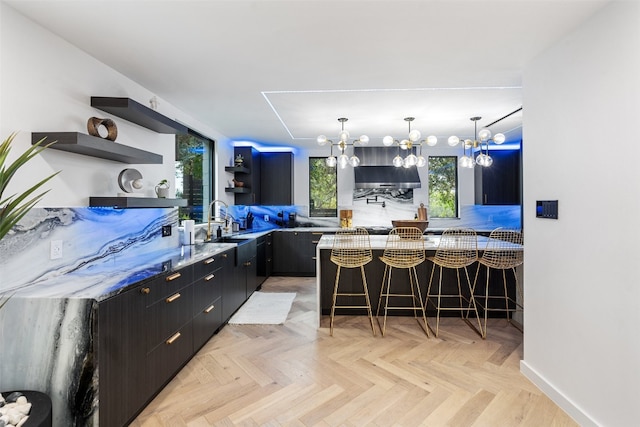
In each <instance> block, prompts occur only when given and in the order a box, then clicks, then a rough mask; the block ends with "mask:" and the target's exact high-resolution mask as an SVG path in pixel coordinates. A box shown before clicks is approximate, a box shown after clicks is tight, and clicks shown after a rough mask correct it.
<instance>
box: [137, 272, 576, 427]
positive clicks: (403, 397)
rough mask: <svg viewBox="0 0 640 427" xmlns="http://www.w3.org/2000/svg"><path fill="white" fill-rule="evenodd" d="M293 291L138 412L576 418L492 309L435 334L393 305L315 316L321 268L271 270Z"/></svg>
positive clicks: (520, 420) (427, 420) (256, 419)
mask: <svg viewBox="0 0 640 427" xmlns="http://www.w3.org/2000/svg"><path fill="white" fill-rule="evenodd" d="M263 290H264V291H271V292H278V291H279V292H296V293H297V296H296V299H295V300H294V302H293V306H292V309H291V312H290V313H289V317H288V318H287V321H286V322H285V324H284V325H227V326H225V327H224V328H223V329H222V330H221V331H220V332H219V333H218V334H217V335H215V336H214V337H213V338H212V339H211V340H210V341H209V342H208V343H207V344H206V345H205V346H204V347H203V348H202V349H201V350H200V351H199V352H198V353H197V354H196V355H195V356H194V358H193V359H192V360H191V361H190V362H189V363H188V364H187V365H186V366H185V367H184V368H183V369H182V371H180V372H179V373H178V374H177V376H176V377H175V378H174V379H173V380H172V381H171V382H170V383H169V384H168V385H167V386H166V387H165V388H164V390H162V391H161V392H160V394H159V395H158V396H157V397H156V398H155V399H154V400H153V401H152V402H151V403H150V404H149V405H148V406H147V407H146V408H145V409H144V411H143V412H142V413H141V414H140V415H139V416H138V417H137V418H136V419H135V420H134V422H133V423H132V426H134V427H140V426H144V427H150V426H171V427H176V426H178V427H179V426H189V427H201V426H321V427H324V426H492V427H494V426H500V427H502V426H536V427H538V426H576V425H577V424H576V423H575V422H574V421H573V420H572V419H571V418H570V417H569V416H568V415H567V414H566V413H564V412H563V411H562V410H561V409H560V408H559V407H558V406H556V405H555V404H554V403H553V402H552V401H551V400H550V399H549V398H547V397H546V396H545V395H543V394H542V392H541V391H540V390H538V388H536V387H535V386H534V385H533V384H532V383H531V382H529V380H527V379H526V378H525V377H524V376H523V375H522V374H520V372H519V362H520V359H521V358H522V334H521V333H520V332H519V331H518V330H516V329H515V328H513V327H512V326H509V325H508V324H507V323H506V321H505V320H501V319H495V320H493V321H491V320H490V324H489V329H488V337H487V339H486V340H482V339H480V338H479V337H478V335H476V333H475V332H474V331H472V330H471V328H470V327H469V326H468V325H467V324H465V323H464V322H463V321H462V320H460V319H459V318H445V319H442V320H441V329H440V337H439V338H433V337H431V338H427V337H426V335H425V334H424V332H423V330H422V329H421V328H420V326H419V325H418V324H417V322H416V321H415V320H414V319H413V318H412V317H409V318H405V317H391V318H390V319H389V320H388V321H387V333H386V334H385V337H384V338H383V337H382V336H381V334H380V331H379V330H378V331H377V335H376V336H375V337H374V336H372V333H371V328H370V326H369V323H368V319H367V318H366V317H364V316H363V317H355V316H338V317H336V322H335V330H334V336H333V337H331V336H330V335H329V327H328V326H329V324H328V317H327V318H323V319H322V321H321V328H320V329H319V330H318V329H316V328H315V327H314V319H315V317H316V311H315V310H316V302H315V301H316V291H315V278H301V277H271V278H269V279H268V280H267V281H266V282H265V283H264V284H263Z"/></svg>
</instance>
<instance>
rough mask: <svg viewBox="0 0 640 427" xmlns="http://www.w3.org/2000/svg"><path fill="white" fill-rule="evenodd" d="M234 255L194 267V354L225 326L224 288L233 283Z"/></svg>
mask: <svg viewBox="0 0 640 427" xmlns="http://www.w3.org/2000/svg"><path fill="white" fill-rule="evenodd" d="M230 252H232V251H226V252H223V253H221V254H218V255H215V256H211V257H207V258H206V259H204V260H202V261H200V262H198V263H196V264H194V266H193V271H194V278H195V281H194V282H193V288H194V291H193V351H194V352H196V351H198V350H199V349H200V347H202V346H203V345H204V344H205V343H206V342H207V341H208V340H209V338H211V337H212V336H213V334H214V333H215V332H216V331H217V330H218V329H219V328H220V327H221V326H222V324H223V321H224V319H223V317H222V288H223V286H224V283H225V281H229V280H232V279H233V255H232V254H230Z"/></svg>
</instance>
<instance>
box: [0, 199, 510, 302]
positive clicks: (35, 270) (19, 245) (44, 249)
mask: <svg viewBox="0 0 640 427" xmlns="http://www.w3.org/2000/svg"><path fill="white" fill-rule="evenodd" d="M417 208H418V206H416V205H413V204H403V203H394V202H393V201H387V203H385V206H384V207H383V206H382V205H381V204H364V203H360V204H358V203H354V204H353V205H351V206H344V207H339V209H351V210H352V211H353V225H354V226H364V227H375V226H383V227H390V226H391V220H393V219H412V218H413V217H414V215H415V213H416V212H417ZM308 212H309V209H308V207H307V206H230V207H229V214H230V215H231V217H232V218H234V219H241V218H246V217H247V215H248V214H249V213H251V214H252V215H253V222H252V224H251V229H250V231H261V230H268V229H275V228H288V227H289V226H290V222H289V216H290V214H295V218H296V219H295V226H297V227H339V226H340V224H339V220H338V218H316V217H309V216H308ZM225 214H226V213H225ZM165 225H169V226H171V229H172V233H171V236H168V237H162V226H165ZM179 225H180V224H179V222H178V210H177V208H147V209H113V208H90V207H78V208H35V209H32V210H31V211H30V212H29V213H28V214H27V215H26V216H25V217H24V218H23V219H22V220H21V221H20V223H19V224H18V225H17V226H16V227H14V228H13V229H12V230H11V232H10V233H8V234H7V235H6V236H5V238H4V239H2V240H0V271H2V275H0V294H3V293H6V292H10V291H11V290H14V289H16V288H19V287H20V286H23V285H25V284H28V283H34V282H38V281H41V280H46V279H48V278H50V277H54V276H60V275H64V274H66V273H68V272H76V273H77V272H78V271H81V272H82V271H83V270H84V272H85V273H86V274H92V271H95V270H96V269H99V268H100V265H101V264H105V263H108V262H109V260H110V259H111V258H113V257H114V256H118V255H123V256H124V255H127V256H131V254H134V255H135V256H137V257H143V256H144V255H145V254H149V253H154V252H159V251H162V250H166V249H175V248H179V247H180V245H181V242H182V240H181V236H180V234H181V228H180V227H179ZM448 227H471V228H474V229H476V230H481V231H490V230H492V229H494V228H496V227H511V228H520V227H521V210H520V206H480V205H468V206H462V207H461V215H460V218H455V219H442V218H429V228H428V230H429V229H432V230H435V231H438V230H442V229H445V228H448ZM197 229H198V231H197V237H199V238H201V239H202V238H204V235H205V234H206V226H204V225H201V226H199V227H198V228H197ZM212 231H213V230H212ZM55 240H58V241H62V257H61V258H59V259H54V260H52V259H50V245H51V241H55Z"/></svg>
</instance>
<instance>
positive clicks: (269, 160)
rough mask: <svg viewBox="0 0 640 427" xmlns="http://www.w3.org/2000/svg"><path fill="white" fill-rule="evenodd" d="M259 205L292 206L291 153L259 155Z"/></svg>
mask: <svg viewBox="0 0 640 427" xmlns="http://www.w3.org/2000/svg"><path fill="white" fill-rule="evenodd" d="M260 204H261V205H292V204H293V153H261V154H260Z"/></svg>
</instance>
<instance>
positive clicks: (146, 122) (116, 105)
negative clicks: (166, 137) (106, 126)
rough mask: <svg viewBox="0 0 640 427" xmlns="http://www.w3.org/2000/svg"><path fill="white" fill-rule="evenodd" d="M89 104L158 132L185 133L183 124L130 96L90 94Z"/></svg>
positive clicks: (185, 129)
mask: <svg viewBox="0 0 640 427" xmlns="http://www.w3.org/2000/svg"><path fill="white" fill-rule="evenodd" d="M91 106H92V107H95V108H97V109H99V110H102V111H106V112H107V113H110V114H113V115H114V116H118V117H120V118H123V119H125V120H128V121H130V122H132V123H135V124H137V125H140V126H142V127H145V128H147V129H151V130H152V131H154V132H158V133H171V134H186V133H187V132H188V129H187V127H186V126H185V125H183V124H180V123H178V122H176V121H175V120H172V119H170V118H168V117H167V116H163V115H162V114H160V113H158V112H157V111H155V110H152V109H151V108H149V107H145V106H144V105H142V104H140V103H139V102H136V101H134V100H133V99H131V98H112V97H106V96H92V97H91Z"/></svg>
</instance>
